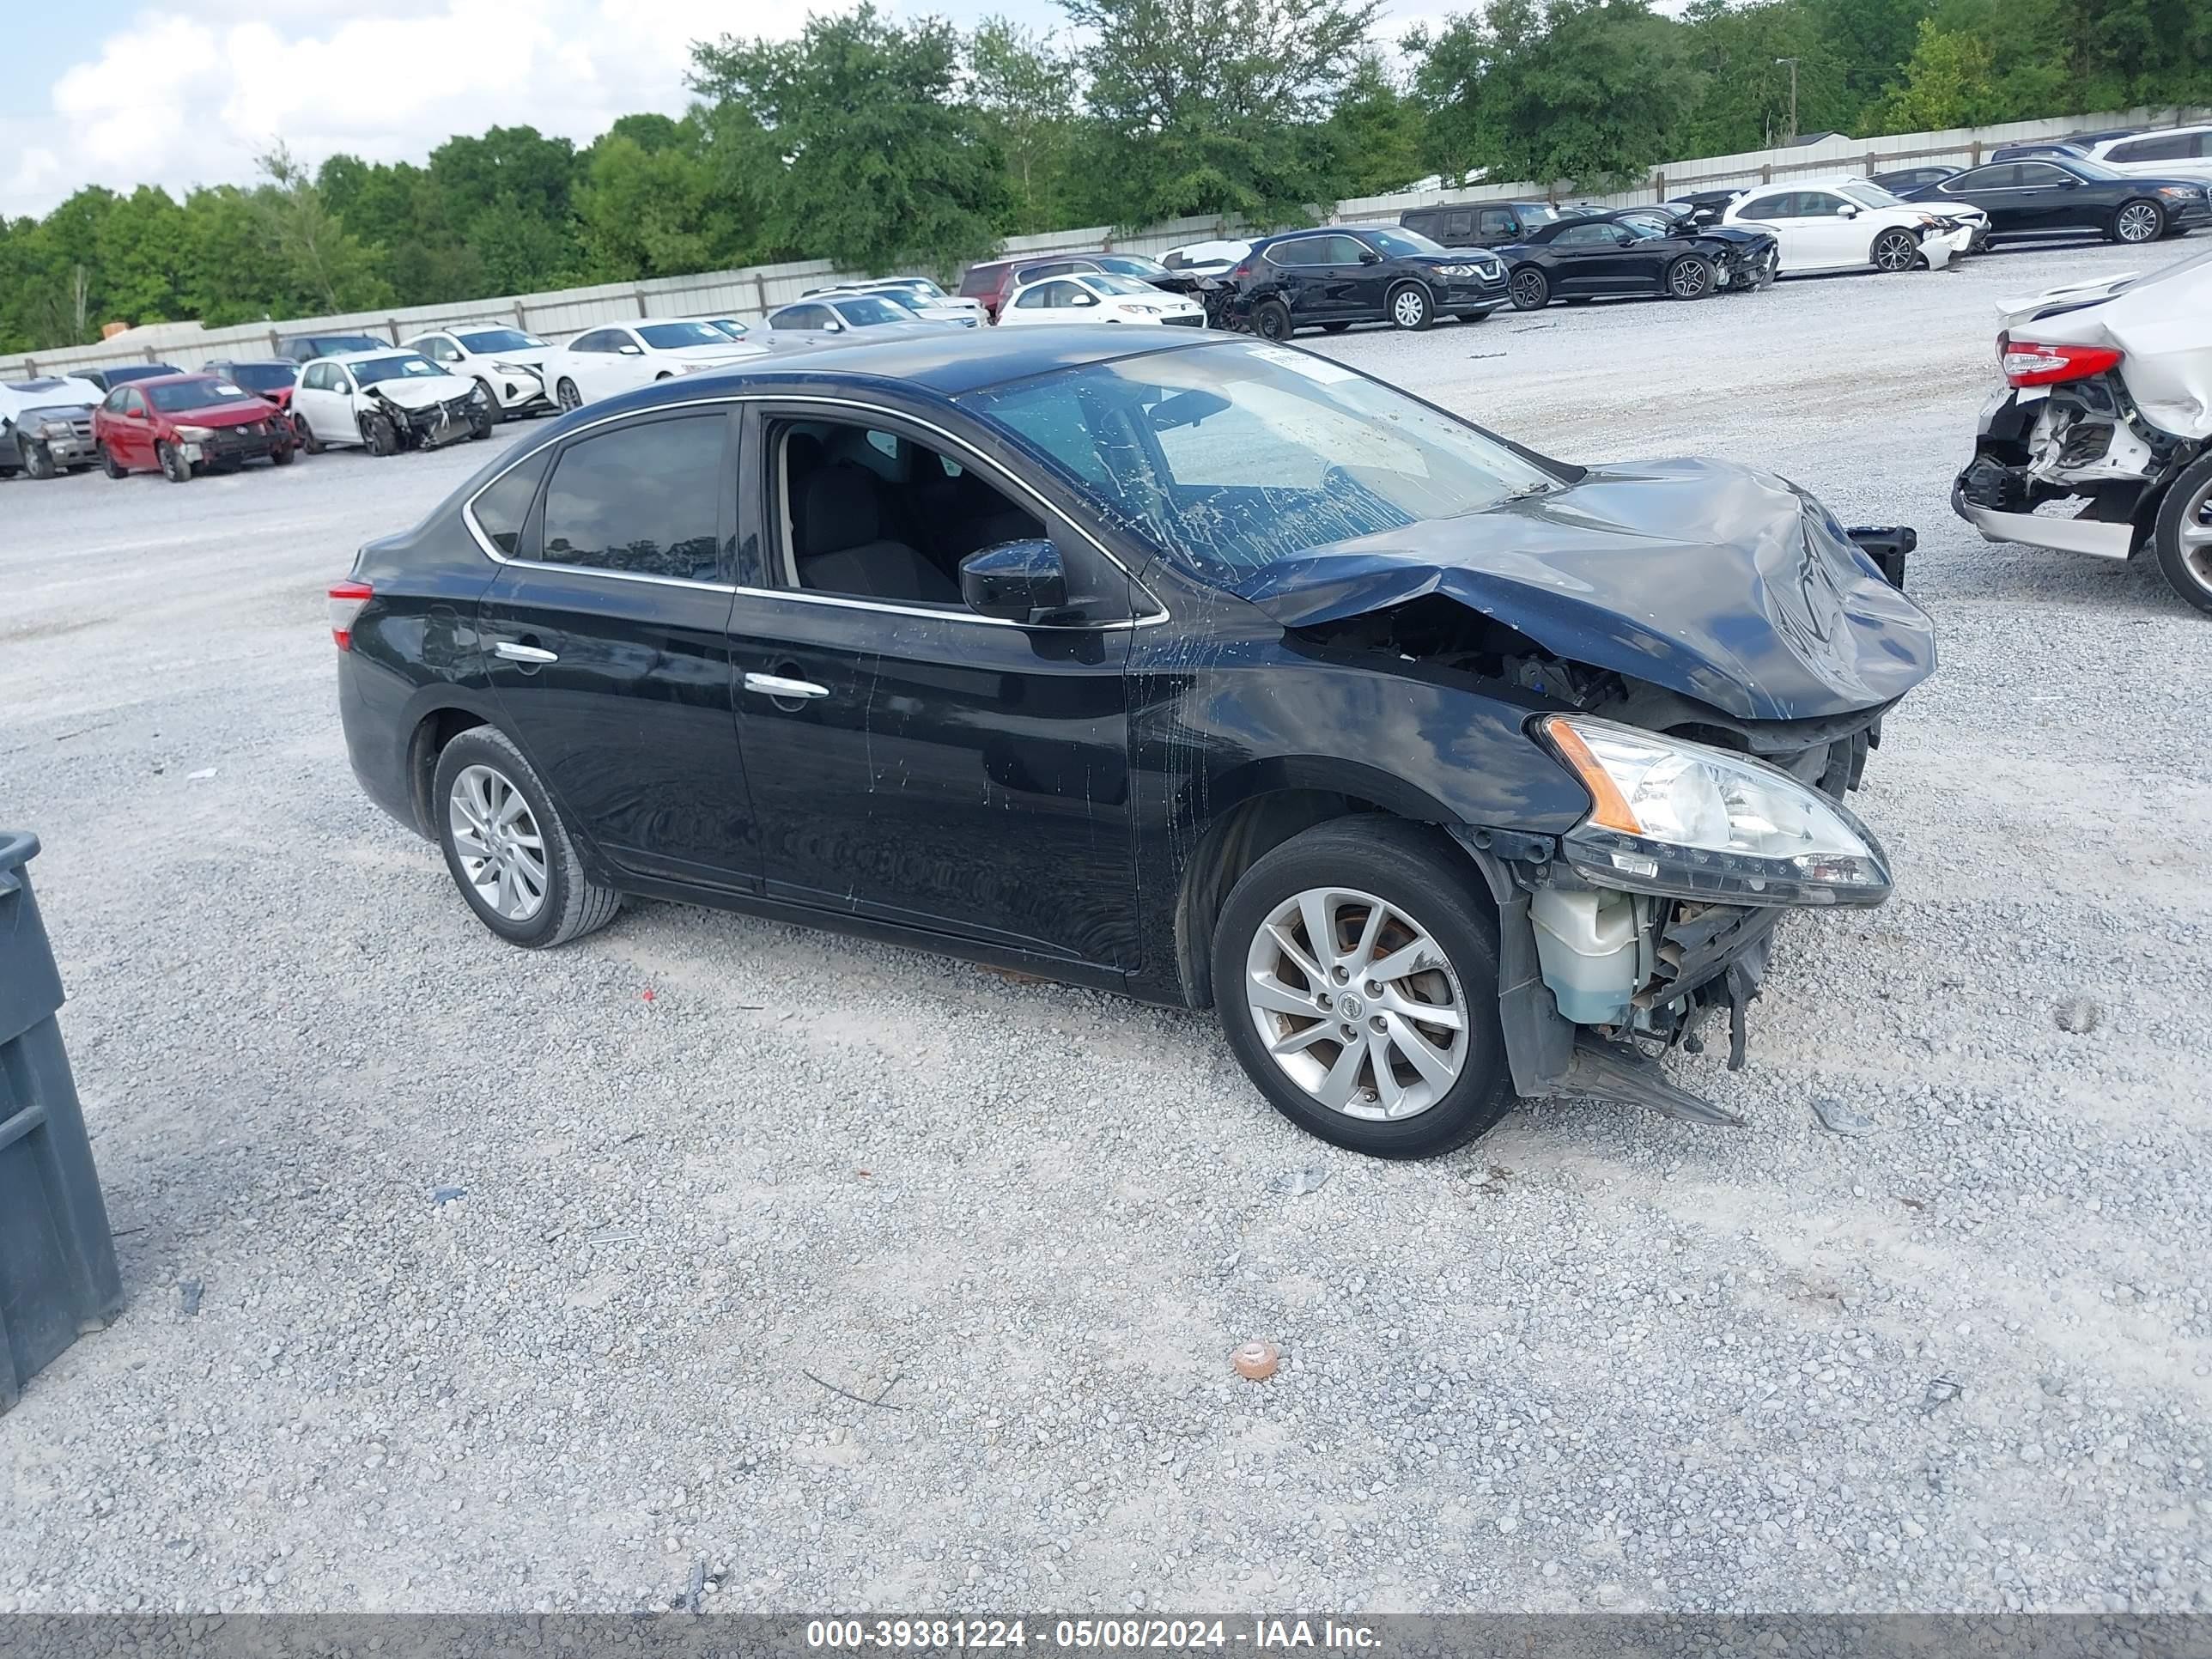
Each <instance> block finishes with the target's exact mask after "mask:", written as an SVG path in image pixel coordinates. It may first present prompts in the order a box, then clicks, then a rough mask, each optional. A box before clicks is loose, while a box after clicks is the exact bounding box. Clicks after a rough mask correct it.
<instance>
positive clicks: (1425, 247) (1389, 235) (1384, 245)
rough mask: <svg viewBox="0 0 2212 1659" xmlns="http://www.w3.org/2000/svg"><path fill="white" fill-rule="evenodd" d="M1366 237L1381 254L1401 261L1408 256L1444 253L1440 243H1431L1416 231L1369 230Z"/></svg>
mask: <svg viewBox="0 0 2212 1659" xmlns="http://www.w3.org/2000/svg"><path fill="white" fill-rule="evenodd" d="M1367 235H1368V240H1370V241H1372V242H1373V243H1374V244H1375V246H1377V247H1379V248H1381V249H1382V250H1383V252H1385V253H1388V254H1391V255H1394V256H1395V257H1396V258H1401V259H1402V258H1406V257H1407V255H1408V254H1415V253H1442V252H1444V245H1443V243H1442V242H1432V241H1431V240H1429V239H1428V238H1427V237H1425V236H1424V235H1422V234H1421V233H1420V232H1419V231H1418V230H1370V231H1369V232H1368V233H1367Z"/></svg>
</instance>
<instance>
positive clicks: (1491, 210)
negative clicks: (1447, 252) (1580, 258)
mask: <svg viewBox="0 0 2212 1659" xmlns="http://www.w3.org/2000/svg"><path fill="white" fill-rule="evenodd" d="M1572 216H1573V210H1569V209H1564V208H1559V207H1554V206H1553V204H1551V203H1549V202H1461V203H1456V204H1445V205H1444V206H1443V207H1425V208H1407V210H1405V211H1404V212H1403V213H1401V214H1400V215H1399V216H1398V228H1400V229H1401V230H1410V231H1413V232H1414V233H1415V234H1419V235H1422V236H1425V237H1427V238H1428V239H1429V240H1431V241H1432V242H1435V243H1437V244H1439V245H1440V246H1444V247H1504V246H1505V245H1506V244H1507V243H1509V242H1525V241H1527V240H1528V236H1529V234H1530V233H1531V232H1532V231H1534V230H1535V229H1536V228H1538V227H1539V226H1541V225H1555V224H1557V223H1559V221H1560V220H1562V219H1565V218H1570V217H1572Z"/></svg>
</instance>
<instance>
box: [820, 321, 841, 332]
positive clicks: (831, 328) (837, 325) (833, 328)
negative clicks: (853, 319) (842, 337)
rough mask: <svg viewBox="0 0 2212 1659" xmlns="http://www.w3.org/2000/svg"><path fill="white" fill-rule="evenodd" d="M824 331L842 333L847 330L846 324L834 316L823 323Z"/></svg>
mask: <svg viewBox="0 0 2212 1659" xmlns="http://www.w3.org/2000/svg"><path fill="white" fill-rule="evenodd" d="M822 331H823V333H824V334H842V333H843V332H844V331H845V325H844V324H842V323H841V322H839V321H838V320H837V319H836V318H835V317H832V318H831V319H829V321H828V322H826V323H824V324H823V325H822Z"/></svg>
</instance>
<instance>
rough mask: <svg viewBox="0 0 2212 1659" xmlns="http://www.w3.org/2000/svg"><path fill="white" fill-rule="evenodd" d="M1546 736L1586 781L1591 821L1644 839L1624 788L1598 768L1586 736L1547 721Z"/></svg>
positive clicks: (1555, 720)
mask: <svg viewBox="0 0 2212 1659" xmlns="http://www.w3.org/2000/svg"><path fill="white" fill-rule="evenodd" d="M1544 732H1545V735H1546V736H1547V737H1549V738H1551V740H1552V746H1553V748H1554V749H1556V750H1559V758H1560V759H1561V760H1563V761H1565V762H1566V763H1567V764H1568V765H1570V766H1571V767H1573V768H1574V769H1575V775H1576V776H1577V777H1578V778H1580V779H1581V780H1582V781H1583V788H1585V789H1587V790H1589V792H1590V800H1591V802H1592V803H1593V805H1592V808H1591V811H1590V819H1589V821H1590V822H1591V823H1595V824H1597V825H1599V826H1601V828H1604V829H1618V830H1620V833H1621V834H1623V835H1624V836H1640V835H1642V834H1643V833H1644V826H1643V825H1642V824H1641V823H1638V822H1637V817H1636V814H1635V813H1634V812H1633V811H1630V810H1629V805H1628V798H1627V797H1626V796H1625V795H1623V794H1622V793H1620V785H1618V784H1616V783H1615V782H1613V779H1612V778H1611V777H1610V776H1609V775H1607V772H1606V769H1605V768H1603V767H1602V766H1601V765H1599V764H1598V761H1597V757H1596V756H1595V755H1593V754H1591V753H1590V750H1589V744H1586V743H1584V742H1583V737H1582V733H1581V732H1577V731H1576V730H1575V728H1574V727H1573V726H1569V725H1568V724H1567V723H1566V722H1565V720H1558V719H1553V720H1546V721H1545V722H1544Z"/></svg>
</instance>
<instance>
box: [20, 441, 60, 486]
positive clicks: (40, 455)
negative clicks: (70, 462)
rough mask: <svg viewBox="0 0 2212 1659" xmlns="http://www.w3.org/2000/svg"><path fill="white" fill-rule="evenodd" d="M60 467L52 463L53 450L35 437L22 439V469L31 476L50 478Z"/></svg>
mask: <svg viewBox="0 0 2212 1659" xmlns="http://www.w3.org/2000/svg"><path fill="white" fill-rule="evenodd" d="M23 471H24V474H25V476H27V477H33V478H51V477H53V476H54V475H55V474H56V473H57V472H58V471H60V469H59V468H58V467H57V466H55V465H54V452H53V451H52V450H51V449H49V448H47V447H46V445H44V444H42V443H40V441H38V440H37V439H36V438H27V439H25V440H24V441H23Z"/></svg>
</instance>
